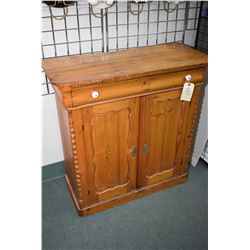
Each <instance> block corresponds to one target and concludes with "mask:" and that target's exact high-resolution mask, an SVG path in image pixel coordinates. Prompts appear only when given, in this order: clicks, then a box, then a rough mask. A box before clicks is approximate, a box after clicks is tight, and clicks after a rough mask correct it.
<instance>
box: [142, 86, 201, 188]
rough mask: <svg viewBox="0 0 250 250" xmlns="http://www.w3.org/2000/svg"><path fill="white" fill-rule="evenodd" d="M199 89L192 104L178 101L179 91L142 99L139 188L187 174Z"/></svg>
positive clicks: (196, 88)
mask: <svg viewBox="0 0 250 250" xmlns="http://www.w3.org/2000/svg"><path fill="white" fill-rule="evenodd" d="M199 89H200V86H196V87H195V91H194V93H193V97H192V100H191V102H184V101H180V95H181V91H182V90H173V91H169V92H163V93H159V94H155V95H150V96H146V97H142V98H141V106H140V116H141V117H140V143H139V164H138V168H139V171H138V185H139V186H146V185H151V184H155V183H157V182H161V181H164V180H166V179H168V178H171V177H174V176H177V175H181V174H183V173H185V172H186V166H187V164H188V154H189V150H190V142H191V138H192V124H193V121H194V115H195V113H196V112H195V110H196V105H197V100H198V93H199Z"/></svg>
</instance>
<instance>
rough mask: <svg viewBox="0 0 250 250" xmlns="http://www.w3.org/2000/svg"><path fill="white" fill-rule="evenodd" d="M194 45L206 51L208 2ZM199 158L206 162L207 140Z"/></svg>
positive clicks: (204, 7) (203, 4)
mask: <svg viewBox="0 0 250 250" xmlns="http://www.w3.org/2000/svg"><path fill="white" fill-rule="evenodd" d="M195 47H196V48H197V49H199V50H201V51H203V52H205V53H208V2H205V1H204V2H202V4H201V12H200V18H199V25H198V31H197V38H196V43H195ZM201 158H202V159H203V160H204V161H205V162H207V163H208V140H207V142H206V145H205V147H204V149H203V151H202V154H201Z"/></svg>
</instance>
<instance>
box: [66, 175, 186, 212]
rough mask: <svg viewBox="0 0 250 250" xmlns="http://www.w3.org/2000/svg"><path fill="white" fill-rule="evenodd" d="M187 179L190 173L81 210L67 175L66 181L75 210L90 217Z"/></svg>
mask: <svg viewBox="0 0 250 250" xmlns="http://www.w3.org/2000/svg"><path fill="white" fill-rule="evenodd" d="M187 178H188V172H187V173H185V174H183V175H180V176H176V177H174V178H171V179H168V180H166V181H162V182H159V183H157V184H153V185H150V186H146V187H142V188H138V189H136V190H134V191H132V192H130V193H127V194H123V195H120V196H117V197H114V198H112V199H109V200H106V201H102V202H99V203H97V204H93V205H91V206H88V207H85V208H80V206H79V203H78V201H77V198H76V196H75V194H74V191H73V189H72V187H71V184H70V182H69V179H68V177H67V175H65V180H66V183H67V186H68V189H69V192H70V194H71V197H72V200H73V202H74V205H75V208H76V210H77V212H78V214H79V215H80V216H88V215H91V214H95V213H97V212H101V211H103V210H106V209H109V208H113V207H116V206H118V205H122V204H124V203H127V202H129V201H132V200H135V199H137V198H140V197H143V196H146V195H150V194H152V193H155V192H157V191H160V190H164V189H166V188H170V187H173V186H175V185H178V184H182V183H184V182H185V181H186V180H187Z"/></svg>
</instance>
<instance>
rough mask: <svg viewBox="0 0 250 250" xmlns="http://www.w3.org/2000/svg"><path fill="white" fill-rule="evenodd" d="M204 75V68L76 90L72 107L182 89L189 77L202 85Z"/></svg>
mask: <svg viewBox="0 0 250 250" xmlns="http://www.w3.org/2000/svg"><path fill="white" fill-rule="evenodd" d="M204 73H205V69H204V68H202V69H196V70H189V71H181V72H177V73H170V74H165V75H159V76H153V77H147V78H141V79H137V80H130V81H123V82H116V83H113V84H107V85H96V86H90V87H85V88H82V89H76V90H73V91H72V105H73V107H76V106H79V105H84V104H91V103H97V102H102V101H107V100H112V99H117V98H121V97H129V96H134V95H138V96H140V95H145V94H150V93H151V92H154V91H158V90H164V89H171V88H178V87H179V88H182V86H183V84H184V82H185V81H186V80H185V77H186V76H187V75H191V77H192V78H191V80H190V82H192V83H200V82H202V81H203V77H204Z"/></svg>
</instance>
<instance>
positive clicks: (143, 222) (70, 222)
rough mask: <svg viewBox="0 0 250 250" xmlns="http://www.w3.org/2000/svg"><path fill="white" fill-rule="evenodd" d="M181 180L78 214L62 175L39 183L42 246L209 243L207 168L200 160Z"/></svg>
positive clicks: (201, 246)
mask: <svg viewBox="0 0 250 250" xmlns="http://www.w3.org/2000/svg"><path fill="white" fill-rule="evenodd" d="M189 173H190V175H189V179H188V181H187V182H186V183H184V184H182V185H179V186H175V187H172V188H170V189H165V190H163V191H160V192H158V193H154V194H152V195H150V196H146V197H143V198H141V199H138V200H136V201H132V202H129V203H127V204H125V205H122V206H118V207H116V208H113V209H110V210H106V211H104V212H101V213H98V214H95V215H92V216H89V217H79V216H78V215H77V213H76V211H75V208H74V205H73V203H72V201H71V197H70V194H69V193H68V190H67V188H66V184H65V181H64V178H59V179H56V180H53V181H49V182H45V183H43V194H42V199H43V204H42V205H43V208H42V211H43V214H42V242H43V247H42V249H44V250H45V249H46V250H47V249H68V250H69V249H72V250H78V249H79V250H80V249H125V250H127V249H143V250H144V249H149V250H151V249H152V250H153V249H169V250H177V249H189V250H196V249H197V250H203V249H207V248H208V236H207V235H208V210H207V206H208V202H207V195H208V193H207V192H208V191H207V190H208V188H207V185H208V182H207V181H208V180H207V179H208V169H207V164H206V163H204V162H203V161H200V162H199V164H198V165H197V167H196V168H193V167H191V168H190V172H189Z"/></svg>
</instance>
